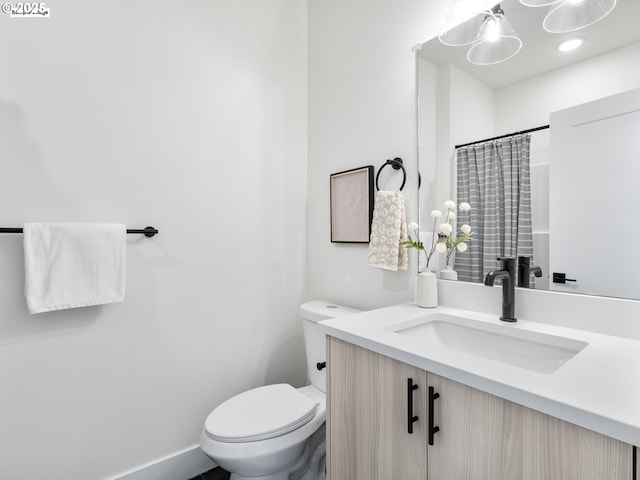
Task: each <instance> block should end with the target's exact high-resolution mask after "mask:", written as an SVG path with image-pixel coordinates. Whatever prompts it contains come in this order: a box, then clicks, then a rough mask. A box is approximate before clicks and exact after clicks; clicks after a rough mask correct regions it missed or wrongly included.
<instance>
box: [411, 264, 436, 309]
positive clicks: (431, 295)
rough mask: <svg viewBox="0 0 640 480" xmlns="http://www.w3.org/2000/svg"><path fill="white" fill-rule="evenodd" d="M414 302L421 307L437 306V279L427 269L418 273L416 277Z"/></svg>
mask: <svg viewBox="0 0 640 480" xmlns="http://www.w3.org/2000/svg"><path fill="white" fill-rule="evenodd" d="M416 304H417V305H418V306H419V307H423V308H434V307H437V306H438V280H437V279H436V274H435V273H433V272H431V271H429V270H427V271H424V272H422V273H420V274H419V275H418V278H417V279H416Z"/></svg>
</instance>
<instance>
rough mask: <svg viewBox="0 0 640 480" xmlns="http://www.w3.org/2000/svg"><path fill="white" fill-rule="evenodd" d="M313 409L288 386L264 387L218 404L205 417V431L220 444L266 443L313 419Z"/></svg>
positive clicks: (313, 402)
mask: <svg viewBox="0 0 640 480" xmlns="http://www.w3.org/2000/svg"><path fill="white" fill-rule="evenodd" d="M317 407H318V405H317V404H316V402H315V401H314V400H312V399H311V398H310V397H308V396H307V395H305V394H304V393H301V392H299V391H298V390H296V389H295V388H293V387H292V386H291V385H288V384H286V383H280V384H276V385H267V386H265V387H259V388H254V389H253V390H248V391H246V392H243V393H240V394H239V395H236V396H235V397H232V398H230V399H229V400H227V401H226V402H224V403H222V404H221V405H220V406H218V407H217V408H216V409H215V410H214V411H213V412H211V414H210V415H209V416H208V417H207V420H206V422H205V430H206V432H207V435H209V436H210V437H211V438H213V439H214V440H218V441H221V442H253V441H257V440H266V439H267V438H273V437H278V436H280V435H284V434H285V433H288V432H291V431H293V430H295V429H297V428H300V427H301V426H302V425H304V424H305V423H307V422H309V421H310V420H311V419H312V418H313V417H314V415H315V413H316V409H317Z"/></svg>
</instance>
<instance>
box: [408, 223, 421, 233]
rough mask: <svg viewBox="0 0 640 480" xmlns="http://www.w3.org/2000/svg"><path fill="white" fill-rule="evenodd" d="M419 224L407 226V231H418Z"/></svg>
mask: <svg viewBox="0 0 640 480" xmlns="http://www.w3.org/2000/svg"><path fill="white" fill-rule="evenodd" d="M418 228H419V227H418V224H417V223H416V222H411V223H410V224H409V225H407V230H411V231H414V230H415V231H416V232H417V231H418Z"/></svg>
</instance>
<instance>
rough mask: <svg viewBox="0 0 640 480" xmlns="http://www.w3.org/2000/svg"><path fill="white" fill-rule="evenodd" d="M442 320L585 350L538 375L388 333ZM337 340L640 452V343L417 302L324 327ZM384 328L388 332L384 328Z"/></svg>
mask: <svg viewBox="0 0 640 480" xmlns="http://www.w3.org/2000/svg"><path fill="white" fill-rule="evenodd" d="M433 313H443V314H448V315H454V316H459V317H466V318H472V319H473V320H475V321H478V322H488V323H492V324H494V325H497V326H499V327H500V328H505V329H523V330H528V331H532V332H541V333H545V334H549V335H556V336H560V337H565V338H571V339H574V340H579V341H583V342H586V343H588V345H587V346H586V347H585V348H584V349H583V350H582V351H580V352H579V353H577V354H576V355H575V356H574V357H573V358H571V359H570V360H568V361H567V362H566V363H565V364H564V365H562V366H561V367H560V368H558V369H557V370H555V371H553V372H552V373H536V372H533V371H531V370H529V369H525V368H519V367H516V366H512V365H508V364H505V363H502V362H500V361H496V360H490V359H488V358H484V357H482V356H478V355H475V354H471V353H468V352H465V351H460V350H456V349H453V348H448V347H446V346H444V345H443V344H438V345H428V344H425V341H421V340H419V339H417V338H415V337H412V336H407V335H400V334H398V333H395V332H394V331H392V330H390V329H389V328H388V326H389V325H390V324H394V323H396V322H401V321H411V320H413V319H419V318H420V317H423V316H425V315H429V314H433ZM319 326H320V329H321V330H322V331H323V332H324V333H326V334H328V335H331V336H333V337H336V338H339V339H342V340H345V341H347V342H350V343H353V344H355V345H358V346H361V347H363V348H366V349H369V350H372V351H374V352H378V353H380V354H382V355H386V356H388V357H391V358H394V359H396V360H399V361H401V362H405V363H408V364H410V365H414V366H416V367H419V368H422V369H424V370H427V371H429V372H432V373H435V374H437V375H441V376H443V377H446V378H449V379H451V380H454V381H457V382H460V383H462V384H465V385H468V386H470V387H474V388H477V389H479V390H482V391H485V392H488V393H491V394H493V395H496V396H498V397H501V398H504V399H506V400H510V401H513V402H515V403H518V404H520V405H524V406H526V407H529V408H532V409H534V410H538V411H540V412H543V413H546V414H549V415H552V416H554V417H557V418H560V419H562V420H566V421H568V422H571V423H574V424H576V425H580V426H582V427H584V428H587V429H589V430H593V431H596V432H599V433H602V434H604V435H608V436H610V437H613V438H616V439H618V440H621V441H623V442H627V443H629V444H632V445H636V446H640V341H639V340H634V339H626V338H622V337H616V336H613V335H606V334H601V333H594V332H590V331H585V330H577V329H572V328H566V327H560V326H556V325H550V324H546V323H540V322H531V321H527V320H522V319H519V320H518V322H516V323H506V322H502V321H500V320H499V315H489V314H483V313H478V312H472V311H468V310H462V309H458V308H451V307H436V308H429V309H425V308H420V307H418V306H416V305H415V304H413V303H410V304H402V305H395V306H392V307H386V308H381V309H377V310H370V311H367V312H363V313H358V314H355V315H349V316H345V317H339V318H335V319H331V320H326V321H323V322H320V323H319ZM385 327H386V328H385Z"/></svg>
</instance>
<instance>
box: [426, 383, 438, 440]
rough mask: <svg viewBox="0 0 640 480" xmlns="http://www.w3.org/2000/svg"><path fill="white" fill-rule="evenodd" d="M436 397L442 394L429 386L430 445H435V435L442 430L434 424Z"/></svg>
mask: <svg viewBox="0 0 640 480" xmlns="http://www.w3.org/2000/svg"><path fill="white" fill-rule="evenodd" d="M436 398H440V394H439V393H437V392H436V390H435V388H433V387H429V445H433V436H434V435H435V434H436V433H438V432H439V431H440V427H438V426H437V425H434V424H433V423H434V412H433V404H434V402H435V399H436Z"/></svg>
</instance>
